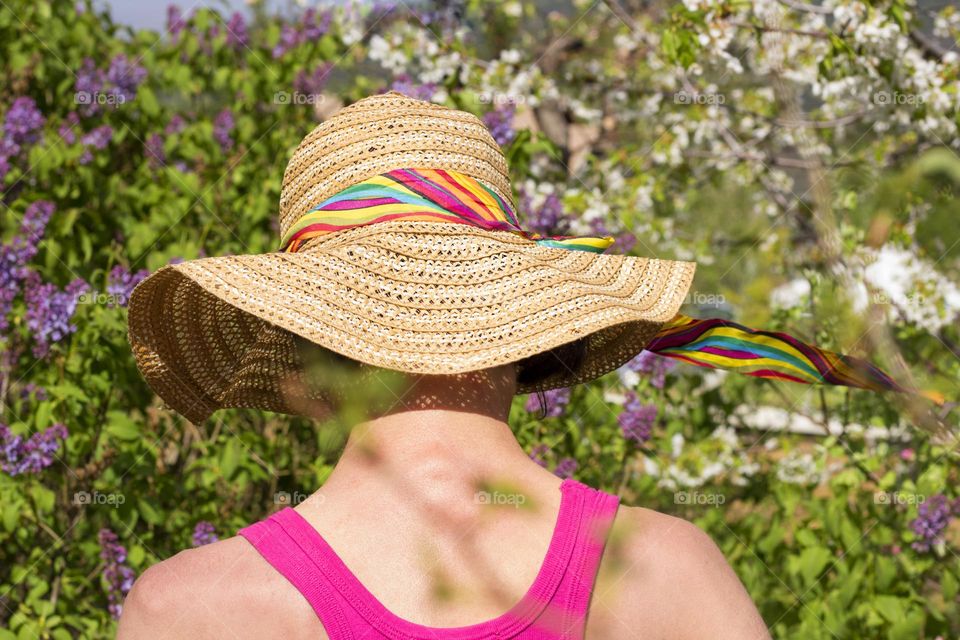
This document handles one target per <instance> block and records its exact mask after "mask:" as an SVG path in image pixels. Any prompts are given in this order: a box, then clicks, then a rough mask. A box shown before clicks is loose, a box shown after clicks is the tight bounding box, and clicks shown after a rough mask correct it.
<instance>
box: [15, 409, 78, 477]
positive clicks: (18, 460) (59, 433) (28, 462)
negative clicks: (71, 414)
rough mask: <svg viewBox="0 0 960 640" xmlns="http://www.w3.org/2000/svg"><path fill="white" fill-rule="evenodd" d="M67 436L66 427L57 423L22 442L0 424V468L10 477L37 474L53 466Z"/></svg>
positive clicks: (21, 439) (19, 437)
mask: <svg viewBox="0 0 960 640" xmlns="http://www.w3.org/2000/svg"><path fill="white" fill-rule="evenodd" d="M68 435H69V433H68V432H67V427H66V426H65V425H63V424H62V423H59V422H58V423H57V424H55V425H53V426H51V427H48V428H47V429H46V430H44V431H38V432H37V433H34V434H33V435H32V436H30V438H28V439H26V440H24V439H23V437H21V436H18V435H14V433H13V432H12V431H11V430H10V427H8V426H7V425H5V424H2V423H0V467H2V468H3V470H4V471H6V472H7V473H8V474H10V475H11V476H18V475H20V474H23V473H39V472H41V471H43V470H44V469H46V468H47V467H49V466H50V465H51V464H53V459H54V458H55V457H56V455H57V452H58V451H60V444H61V442H62V441H64V440H66V439H67V436H68Z"/></svg>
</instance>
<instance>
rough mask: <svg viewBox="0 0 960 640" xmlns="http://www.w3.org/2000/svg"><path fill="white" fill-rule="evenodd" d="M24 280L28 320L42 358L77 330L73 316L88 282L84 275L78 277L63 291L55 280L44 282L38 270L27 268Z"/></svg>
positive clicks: (36, 351) (38, 356)
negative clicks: (72, 322) (52, 347)
mask: <svg viewBox="0 0 960 640" xmlns="http://www.w3.org/2000/svg"><path fill="white" fill-rule="evenodd" d="M25 283H26V287H25V288H24V300H25V302H26V303H27V316H26V321H27V322H26V323H27V328H28V329H30V331H31V332H32V333H33V339H34V346H33V355H34V357H36V358H43V357H46V356H47V355H48V353H49V351H50V347H51V345H53V344H54V343H56V342H59V341H60V340H62V339H63V338H65V337H67V336H68V335H70V334H71V333H73V332H74V331H76V330H77V327H76V325H74V324H71V323H70V319H71V318H72V317H73V312H74V311H76V308H77V302H78V298H79V297H80V294H82V293H83V292H84V291H86V290H87V288H88V285H87V283H86V282H84V281H83V279H82V278H76V279H75V280H73V281H72V282H71V283H70V284H68V285H67V286H66V287H65V288H64V289H63V290H62V291H61V290H60V289H59V288H57V286H56V285H55V284H53V283H49V282H46V283H45V282H42V281H41V279H40V274H38V273H37V272H36V271H28V272H27V275H26V278H25Z"/></svg>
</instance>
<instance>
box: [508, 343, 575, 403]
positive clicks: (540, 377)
mask: <svg viewBox="0 0 960 640" xmlns="http://www.w3.org/2000/svg"><path fill="white" fill-rule="evenodd" d="M586 355H587V339H586V338H577V339H576V340H574V341H573V342H567V343H565V344H561V345H559V346H557V347H554V348H553V349H550V350H549V351H544V352H543V353H535V354H534V355H532V356H528V357H526V358H524V359H523V360H518V361H517V384H518V385H520V384H524V385H534V384H541V383H544V382H547V381H549V380H551V379H552V378H555V377H557V376H559V375H560V374H563V373H568V372H570V371H573V372H575V373H576V372H579V371H580V367H581V366H582V365H583V361H584V359H586ZM537 398H538V399H539V400H540V419H541V420H542V419H543V418H545V417H546V416H547V398H546V396H545V395H544V393H543V391H537Z"/></svg>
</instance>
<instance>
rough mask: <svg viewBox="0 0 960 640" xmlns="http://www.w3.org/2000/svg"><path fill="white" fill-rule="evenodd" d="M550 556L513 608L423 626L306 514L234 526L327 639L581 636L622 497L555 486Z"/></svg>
mask: <svg viewBox="0 0 960 640" xmlns="http://www.w3.org/2000/svg"><path fill="white" fill-rule="evenodd" d="M560 491H561V501H560V512H559V514H558V515H557V522H556V525H555V527H554V531H553V536H552V538H551V540H550V546H549V548H548V550H547V555H546V557H545V558H544V561H543V564H542V565H541V567H540V571H539V573H538V574H537V577H536V579H535V580H534V582H533V585H531V587H530V589H529V590H528V591H527V593H526V594H525V595H524V596H523V598H522V599H521V600H520V602H518V603H517V604H516V605H515V606H514V607H513V608H512V609H510V610H509V611H507V612H506V613H504V614H503V615H501V616H498V617H497V618H494V619H492V620H487V621H486V622H480V623H477V624H472V625H468V626H463V627H448V628H439V627H428V626H424V625H420V624H415V623H413V622H410V621H408V620H404V619H403V618H400V617H399V616H396V615H394V614H393V613H391V612H390V611H388V610H387V609H386V607H384V606H383V605H382V604H381V603H380V601H379V600H377V599H376V598H375V597H374V596H373V594H371V593H370V592H369V591H368V590H367V589H366V587H364V586H363V585H362V584H361V583H360V581H359V580H358V579H357V578H356V576H354V575H353V573H352V572H351V571H350V570H349V569H348V568H347V566H346V565H345V564H344V563H343V561H342V560H341V559H340V558H339V556H337V554H336V553H335V552H334V551H333V549H332V548H331V547H330V546H329V545H328V544H327V543H326V541H325V540H324V539H323V538H322V537H321V536H320V534H319V532H317V530H316V529H314V528H313V527H312V526H311V525H310V524H309V523H308V522H307V521H306V520H304V519H303V517H302V516H301V515H300V514H299V513H298V512H297V511H295V510H293V509H291V508H289V507H287V508H285V509H283V510H281V511H279V512H277V513H275V514H273V515H272V516H269V517H268V518H266V519H264V520H261V521H260V522H256V523H254V524H252V525H250V526H248V527H245V528H243V529H241V530H240V531H239V534H240V535H241V536H243V537H244V538H246V539H247V540H248V541H249V542H250V543H251V544H252V545H253V546H254V547H255V548H256V549H257V551H259V552H260V555H262V556H263V557H264V559H266V561H267V562H269V563H270V564H271V565H272V566H273V567H274V568H275V569H276V570H277V571H279V572H280V573H281V574H283V575H284V576H285V577H286V578H287V580H289V581H290V583H291V584H292V585H293V586H294V587H296V588H297V590H298V591H300V593H301V594H303V596H304V597H305V598H306V599H307V601H308V602H309V603H310V605H311V606H312V607H313V610H314V611H316V613H317V616H318V617H319V618H320V621H321V622H322V623H323V626H324V629H326V632H327V635H328V636H329V637H330V638H331V640H348V639H353V638H368V639H375V640H380V639H382V638H389V639H391V640H413V639H421V638H423V639H426V638H429V639H432V640H481V639H491V640H492V639H495V638H496V639H506V638H519V639H523V640H573V639H575V638H582V637H583V632H584V623H585V620H586V615H587V608H588V607H589V605H590V595H591V593H592V591H593V583H594V578H595V577H596V573H597V567H598V566H599V564H600V556H601V555H602V553H603V548H604V544H605V542H606V538H607V533H608V531H609V528H610V525H611V524H612V523H613V518H614V516H615V515H616V512H617V506H618V504H619V498H618V497H617V496H615V495H611V494H608V493H604V492H602V491H597V490H596V489H593V488H591V487H588V486H586V485H585V484H582V483H580V482H577V481H576V480H573V479H567V480H564V481H563V482H562V483H561V485H560Z"/></svg>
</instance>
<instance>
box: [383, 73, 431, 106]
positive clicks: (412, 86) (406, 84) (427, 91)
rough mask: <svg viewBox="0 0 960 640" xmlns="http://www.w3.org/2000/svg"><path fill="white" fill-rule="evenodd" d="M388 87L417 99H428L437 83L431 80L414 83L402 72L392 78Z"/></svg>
mask: <svg viewBox="0 0 960 640" xmlns="http://www.w3.org/2000/svg"><path fill="white" fill-rule="evenodd" d="M390 89H391V90H393V91H398V92H400V93H402V94H403V95H405V96H408V97H410V98H415V99H417V100H430V99H431V98H433V94H434V93H435V92H436V91H437V85H435V84H434V83H432V82H427V83H425V84H416V83H415V82H413V80H412V79H411V78H410V76H408V75H407V74H405V73H402V74H400V75H398V76H397V77H396V78H394V80H393V84H391V85H390Z"/></svg>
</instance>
